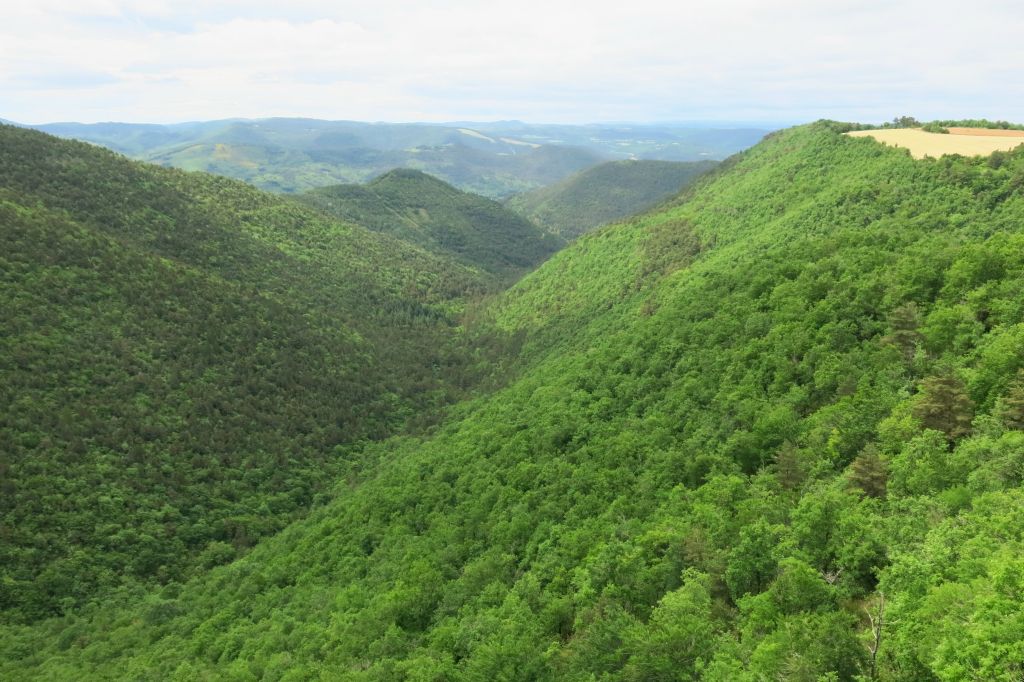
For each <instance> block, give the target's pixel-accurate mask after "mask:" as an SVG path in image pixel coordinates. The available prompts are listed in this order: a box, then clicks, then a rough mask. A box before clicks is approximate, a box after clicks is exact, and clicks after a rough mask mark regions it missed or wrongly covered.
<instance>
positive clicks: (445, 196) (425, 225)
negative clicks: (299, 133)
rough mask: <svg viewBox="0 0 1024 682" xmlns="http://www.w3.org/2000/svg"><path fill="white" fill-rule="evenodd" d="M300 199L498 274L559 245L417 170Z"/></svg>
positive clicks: (515, 270)
mask: <svg viewBox="0 0 1024 682" xmlns="http://www.w3.org/2000/svg"><path fill="white" fill-rule="evenodd" d="M301 199H302V200H303V201H304V202H306V203H308V204H310V205H311V206H315V207H317V208H319V209H321V210H323V211H325V212H327V213H329V214H330V215H333V216H336V217H338V218H340V219H342V220H345V221H348V222H351V223H355V224H357V225H362V226H363V227H366V228H368V229H370V230H373V231H375V232H383V233H385V234H390V235H392V236H395V237H398V238H399V239H404V240H406V241H409V242H411V243H413V244H417V245H419V246H422V247H423V248H425V249H427V250H429V251H432V252H434V253H439V254H442V255H447V256H452V257H454V258H456V259H458V260H460V261H462V262H464V263H466V264H468V265H470V266H473V267H478V268H480V269H482V270H484V271H486V272H488V273H491V274H493V275H495V276H497V277H499V278H501V279H503V280H508V279H509V278H512V277H515V276H516V275H521V274H522V273H523V272H524V271H525V270H526V269H528V268H533V267H535V266H536V265H537V264H538V263H540V262H541V261H543V260H544V259H545V258H547V257H548V256H550V255H551V254H552V253H553V252H554V251H556V250H557V249H559V248H560V247H561V246H562V245H563V244H564V242H563V241H562V240H561V239H560V238H559V237H556V236H555V235H552V234H548V233H546V232H543V231H541V230H540V229H538V228H536V227H534V226H533V225H531V224H530V223H529V222H527V221H526V220H525V219H524V218H520V217H519V216H518V215H516V214H515V213H513V212H511V211H509V210H508V209H507V208H505V207H503V206H502V205H501V204H499V203H497V202H495V201H491V200H490V199H485V198H483V197H480V196H477V195H474V194H469V193H466V192H462V191H460V190H457V189H455V188H454V187H452V186H451V185H448V184H446V183H444V182H442V181H441V180H438V179H437V178H434V177H431V176H430V175H427V174H426V173H422V172H420V171H414V170H394V171H391V172H389V173H385V174H384V175H382V176H380V177H379V178H376V179H375V180H373V181H372V182H369V183H367V184H366V185H336V186H333V187H324V188H321V189H316V190H313V191H311V192H307V193H305V194H303V195H302V196H301Z"/></svg>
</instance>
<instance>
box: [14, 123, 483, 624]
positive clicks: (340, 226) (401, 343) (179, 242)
mask: <svg viewBox="0 0 1024 682" xmlns="http://www.w3.org/2000/svg"><path fill="white" fill-rule="evenodd" d="M487 282H488V280H487V278H485V276H484V273H482V272H480V271H479V270H475V269H469V268H467V267H465V266H463V265H461V264H459V263H456V262H454V261H452V260H450V259H445V258H441V257H438V256H435V255H431V254H429V253H426V252H424V251H422V250H419V249H417V248H416V247H413V246H411V245H408V244H406V243H404V242H401V241H398V240H395V239H392V238H389V237H387V236H385V235H379V234H375V233H373V232H370V231H367V230H365V229H363V228H360V227H355V226H352V225H350V224H346V223H342V222H338V221H334V220H331V219H329V218H327V217H326V216H324V215H322V214H320V213H318V212H316V211H313V210H310V209H306V208H304V207H301V206H299V205H297V204H295V203H294V202H290V201H286V200H283V199H279V198H276V197H273V196H271V195H267V194H264V193H262V192H260V191H258V190H255V189H253V188H251V187H249V186H247V185H244V184H242V183H240V182H236V181H231V180H226V179H222V178H216V177H213V176H207V175H199V174H186V173H182V172H180V171H171V170H165V169H161V168H158V167H155V166H149V165H143V164H139V163H136V162H131V161H128V160H127V159H124V158H123V157H119V156H117V155H115V154H112V153H110V152H107V151H105V150H102V149H99V148H97V147H93V146H91V145H87V144H83V143H78V142H69V141H63V140H58V139H57V138H53V137H50V136H47V135H43V134H41V133H37V132H34V131H28V130H22V129H17V128H12V127H7V126H4V127H0V300H2V301H3V305H2V306H0V475H2V482H0V485H2V487H3V494H2V495H0V566H2V568H0V609H2V615H3V617H4V618H5V619H8V620H10V619H14V620H19V619H22V620H31V619H35V618H39V617H44V616H50V615H53V614H55V613H60V612H62V611H63V610H65V609H67V608H70V607H71V606H73V605H75V604H78V603H82V602H84V601H85V600H87V599H89V598H90V597H92V596H93V595H94V594H98V593H100V592H102V591H103V590H104V589H107V588H110V587H112V586H116V585H119V584H122V583H124V582H126V581H129V582H130V581H142V582H151V581H160V582H163V581H167V580H173V579H181V578H183V577H184V576H186V575H188V574H190V572H192V571H193V570H197V569H198V568H200V567H209V566H211V565H214V564H217V563H222V562H224V561H228V560H230V559H231V558H233V557H234V556H236V554H238V553H239V552H241V551H243V550H245V549H246V548H248V547H249V546H251V545H252V544H254V543H255V542H256V540H257V539H258V538H259V537H261V536H263V535H266V534H267V533H270V532H273V531H276V530H278V529H280V528H283V527H284V526H285V525H287V523H288V522H289V521H290V520H292V519H294V518H296V517H297V516H299V515H301V514H302V513H303V510H305V509H306V508H308V507H309V505H310V504H312V503H313V502H314V501H315V500H316V499H318V496H322V494H323V492H324V490H325V487H326V485H327V484H328V483H329V482H333V481H335V480H336V479H337V478H338V477H339V476H341V475H343V474H344V473H345V472H346V471H347V467H349V466H350V462H349V461H348V460H347V458H348V457H349V455H348V454H347V453H348V449H349V448H351V447H353V446H355V445H357V444H358V443H360V442H362V441H364V440H366V439H375V438H381V437H384V436H385V435H387V434H389V433H392V432H395V431H397V430H401V429H404V428H407V427H410V426H413V427H417V428H422V427H424V426H425V425H427V424H429V423H430V422H431V420H432V419H434V418H435V417H436V414H437V412H438V409H439V408H440V407H441V406H443V405H444V404H446V403H447V402H449V401H450V400H451V399H452V398H453V397H454V396H456V395H457V394H458V393H459V388H458V387H459V386H464V385H468V380H467V374H466V370H465V363H462V362H461V361H460V360H457V359H456V358H457V357H461V355H457V354H455V353H454V352H453V350H452V348H451V343H452V339H453V332H454V329H455V324H456V321H457V317H458V315H459V313H460V311H461V309H462V307H463V306H464V303H465V300H467V298H472V297H474V296H476V295H477V294H478V293H480V292H482V291H483V290H484V289H485V286H489V284H487Z"/></svg>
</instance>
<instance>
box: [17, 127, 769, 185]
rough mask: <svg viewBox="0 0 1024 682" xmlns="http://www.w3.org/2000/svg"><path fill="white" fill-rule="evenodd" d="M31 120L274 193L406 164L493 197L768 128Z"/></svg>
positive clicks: (697, 150) (671, 156)
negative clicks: (612, 164)
mask: <svg viewBox="0 0 1024 682" xmlns="http://www.w3.org/2000/svg"><path fill="white" fill-rule="evenodd" d="M32 127H34V128H36V129H39V130H42V131H44V132H48V133H51V134H54V135H58V136H61V137H71V138H75V139H81V140H85V141H87V142H93V143H95V144H100V145H103V146H106V147H109V148H111V149H114V150H115V151H119V152H121V153H123V154H127V155H129V156H132V157H134V158H136V159H140V160H144V161H153V162H156V163H160V164H162V165H167V166H174V167H177V168H182V169H185V170H203V171H208V172H211V173H216V174H219V175H225V176H228V177H233V178H237V179H240V180H245V181H246V182H249V183H252V184H254V185H256V186H258V187H260V188H262V189H267V190H270V191H275V192H300V191H304V190H307V189H312V188H315V187H324V186H328V185H335V184H339V183H354V182H366V181H368V180H370V179H371V178H373V177H375V176H377V175H380V174H381V173H383V172H385V171H387V170H390V169H392V168H399V167H405V168H415V169H418V170H423V171H425V172H428V173H430V174H432V175H435V176H437V177H439V178H441V179H442V180H444V181H446V182H449V183H451V184H453V185H455V186H456V187H458V188H459V189H463V190H467V191H471V192H474V193H477V194H482V195H484V196H488V197H491V198H504V197H507V196H510V195H512V194H514V193H517V192H523V191H526V190H530V189H533V188H536V187H540V186H544V185H550V184H552V183H554V182H557V181H559V180H561V179H563V178H565V177H567V176H569V175H571V174H572V173H575V172H577V171H580V170H583V169H584V168H587V167H590V166H593V165H595V164H597V163H600V162H602V161H606V160H614V159H631V158H641V159H646V158H653V159H667V160H674V161H693V160H700V159H722V158H725V157H727V156H729V155H731V154H733V153H735V152H737V151H739V150H741V149H745V148H747V147H749V146H750V145H752V144H754V143H756V142H757V140H758V139H760V138H761V137H762V136H763V135H764V134H765V133H766V132H767V131H766V130H763V129H756V128H732V127H728V128H726V127H723V128H700V127H689V128H688V127H685V126H679V125H664V126H658V125H635V126H630V125H621V124H616V125H579V126H572V125H534V124H526V123H521V122H515V121H513V122H501V123H480V124H475V123H453V124H434V123H362V122H355V121H323V120H317V119H304V118H271V119H260V120H247V119H227V120H221V121H201V122H189V123H178V124H171V125H155V124H134V123H95V124H81V123H51V124H42V125H37V126H32Z"/></svg>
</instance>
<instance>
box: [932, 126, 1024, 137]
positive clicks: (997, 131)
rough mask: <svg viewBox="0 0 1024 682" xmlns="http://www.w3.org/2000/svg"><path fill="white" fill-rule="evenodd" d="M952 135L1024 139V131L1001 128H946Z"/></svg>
mask: <svg viewBox="0 0 1024 682" xmlns="http://www.w3.org/2000/svg"><path fill="white" fill-rule="evenodd" d="M946 130H948V131H949V134H950V135H973V136H975V137H1024V130H1002V129H1001V128H946Z"/></svg>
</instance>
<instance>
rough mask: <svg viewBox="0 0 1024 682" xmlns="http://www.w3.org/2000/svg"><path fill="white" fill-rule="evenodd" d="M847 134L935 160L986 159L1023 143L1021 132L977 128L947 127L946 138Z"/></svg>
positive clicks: (902, 132) (899, 131)
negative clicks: (949, 157)
mask: <svg viewBox="0 0 1024 682" xmlns="http://www.w3.org/2000/svg"><path fill="white" fill-rule="evenodd" d="M953 131H956V133H954V132H953ZM847 135H850V136H852V137H873V138H875V139H876V140H878V141H879V142H881V143H882V144H889V145H893V146H895V147H905V148H906V149H909V150H910V154H911V156H913V157H914V158H915V159H923V158H924V157H926V156H931V157H939V156H942V155H943V154H960V155H962V156H988V155H989V154H991V153H992V152H996V151H1004V152H1005V151H1009V150H1011V149H1013V148H1014V147H1017V146H1018V145H1021V144H1024V131H1018V130H986V129H980V128H950V134H949V135H943V134H940V133H926V132H924V131H923V130H917V129H916V128H889V129H884V130H857V131H854V132H850V133H847Z"/></svg>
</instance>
